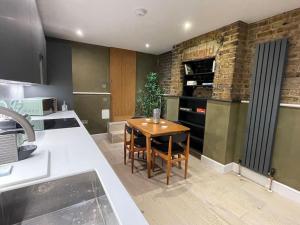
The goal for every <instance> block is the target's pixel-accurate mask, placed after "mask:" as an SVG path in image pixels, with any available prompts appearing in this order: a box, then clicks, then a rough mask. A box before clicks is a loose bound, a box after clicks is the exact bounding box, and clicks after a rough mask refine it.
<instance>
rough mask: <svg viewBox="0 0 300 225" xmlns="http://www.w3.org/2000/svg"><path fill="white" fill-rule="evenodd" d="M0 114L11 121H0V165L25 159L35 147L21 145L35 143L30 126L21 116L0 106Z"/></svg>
mask: <svg viewBox="0 0 300 225" xmlns="http://www.w3.org/2000/svg"><path fill="white" fill-rule="evenodd" d="M0 114H1V115H4V116H6V117H8V118H11V119H1V121H0V143H1V145H0V165H2V164H6V163H10V162H16V161H18V160H23V159H26V158H28V157H29V156H30V154H31V153H32V152H33V151H35V150H36V148H37V147H36V145H31V144H30V145H23V143H24V141H25V138H24V136H23V134H25V135H26V140H27V141H28V142H34V141H35V133H34V130H33V128H32V125H31V124H30V123H29V121H28V120H27V119H26V117H24V116H22V115H21V114H19V113H17V112H15V111H13V110H11V109H8V108H5V107H1V106H0Z"/></svg>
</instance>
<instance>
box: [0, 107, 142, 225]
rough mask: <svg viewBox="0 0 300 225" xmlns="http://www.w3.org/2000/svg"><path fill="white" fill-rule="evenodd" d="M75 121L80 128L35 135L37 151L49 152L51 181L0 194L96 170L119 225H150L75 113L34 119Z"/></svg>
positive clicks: (59, 113)
mask: <svg viewBox="0 0 300 225" xmlns="http://www.w3.org/2000/svg"><path fill="white" fill-rule="evenodd" d="M71 117H75V118H76V119H77V121H78V122H79V124H80V127H76V128H66V129H53V130H47V131H36V139H37V140H36V144H37V146H38V148H37V150H36V151H47V150H48V151H49V152H50V173H49V177H47V178H43V179H39V180H35V181H32V182H27V183H22V184H18V185H14V186H9V187H5V188H2V189H0V192H3V191H6V190H11V189H16V188H20V187H24V186H27V185H31V184H35V183H41V182H45V181H49V180H53V179H57V178H62V177H66V176H70V175H75V174H78V173H84V172H88V171H92V170H95V171H96V172H97V174H98V177H99V179H100V181H101V183H102V186H103V188H104V190H105V193H106V195H107V197H108V199H109V200H110V203H111V206H112V208H113V210H114V212H115V214H116V217H117V218H118V220H119V223H120V225H144V224H145V225H146V224H148V223H147V221H146V219H145V218H144V216H143V215H142V213H141V211H140V210H139V209H138V207H137V206H136V204H135V203H134V201H133V200H132V198H131V197H130V195H129V193H128V192H127V191H126V189H125V188H124V186H123V184H122V183H121V182H120V180H119V178H118V177H117V175H116V174H115V172H114V171H113V169H112V168H111V166H110V165H109V163H108V162H107V160H106V158H105V157H104V155H103V154H102V152H101V151H100V150H99V148H98V146H97V145H96V143H95V142H94V140H93V139H92V137H91V136H90V134H89V133H88V132H87V130H86V129H85V127H84V126H83V124H82V123H81V121H80V120H79V118H78V117H77V115H76V113H75V112H74V111H68V112H57V113H54V114H51V115H48V116H44V117H33V119H56V118H71Z"/></svg>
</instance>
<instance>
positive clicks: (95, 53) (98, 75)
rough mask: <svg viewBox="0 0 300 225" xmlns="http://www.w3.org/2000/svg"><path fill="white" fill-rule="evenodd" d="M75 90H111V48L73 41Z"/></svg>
mask: <svg viewBox="0 0 300 225" xmlns="http://www.w3.org/2000/svg"><path fill="white" fill-rule="evenodd" d="M72 73H73V91H91V92H107V91H109V48H108V47H102V46H96V45H89V44H82V43H72Z"/></svg>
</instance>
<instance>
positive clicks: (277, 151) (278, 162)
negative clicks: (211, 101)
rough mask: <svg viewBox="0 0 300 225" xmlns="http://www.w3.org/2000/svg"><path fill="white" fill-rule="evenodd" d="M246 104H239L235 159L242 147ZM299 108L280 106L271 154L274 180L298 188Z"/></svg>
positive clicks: (299, 177) (299, 155) (239, 155)
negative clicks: (274, 171) (274, 170)
mask: <svg viewBox="0 0 300 225" xmlns="http://www.w3.org/2000/svg"><path fill="white" fill-rule="evenodd" d="M247 110H248V104H240V111H239V122H238V123H237V130H238V132H237V138H236V143H235V157H234V158H235V161H237V160H238V159H241V158H242V156H243V149H244V136H245V129H246V119H247ZM299 162H300V109H296V108H289V107H280V109H279V114H278V122H277V129H276V133H275V142H274V148H273V156H272V165H271V166H272V167H273V168H275V169H276V173H275V180H277V181H279V182H281V183H283V184H286V185H288V186H290V187H293V188H295V189H297V190H300V167H299V166H298V164H299Z"/></svg>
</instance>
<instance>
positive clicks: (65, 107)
mask: <svg viewBox="0 0 300 225" xmlns="http://www.w3.org/2000/svg"><path fill="white" fill-rule="evenodd" d="M61 111H63V112H64V111H68V105H67V104H66V101H64V103H63V104H62V106H61Z"/></svg>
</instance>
